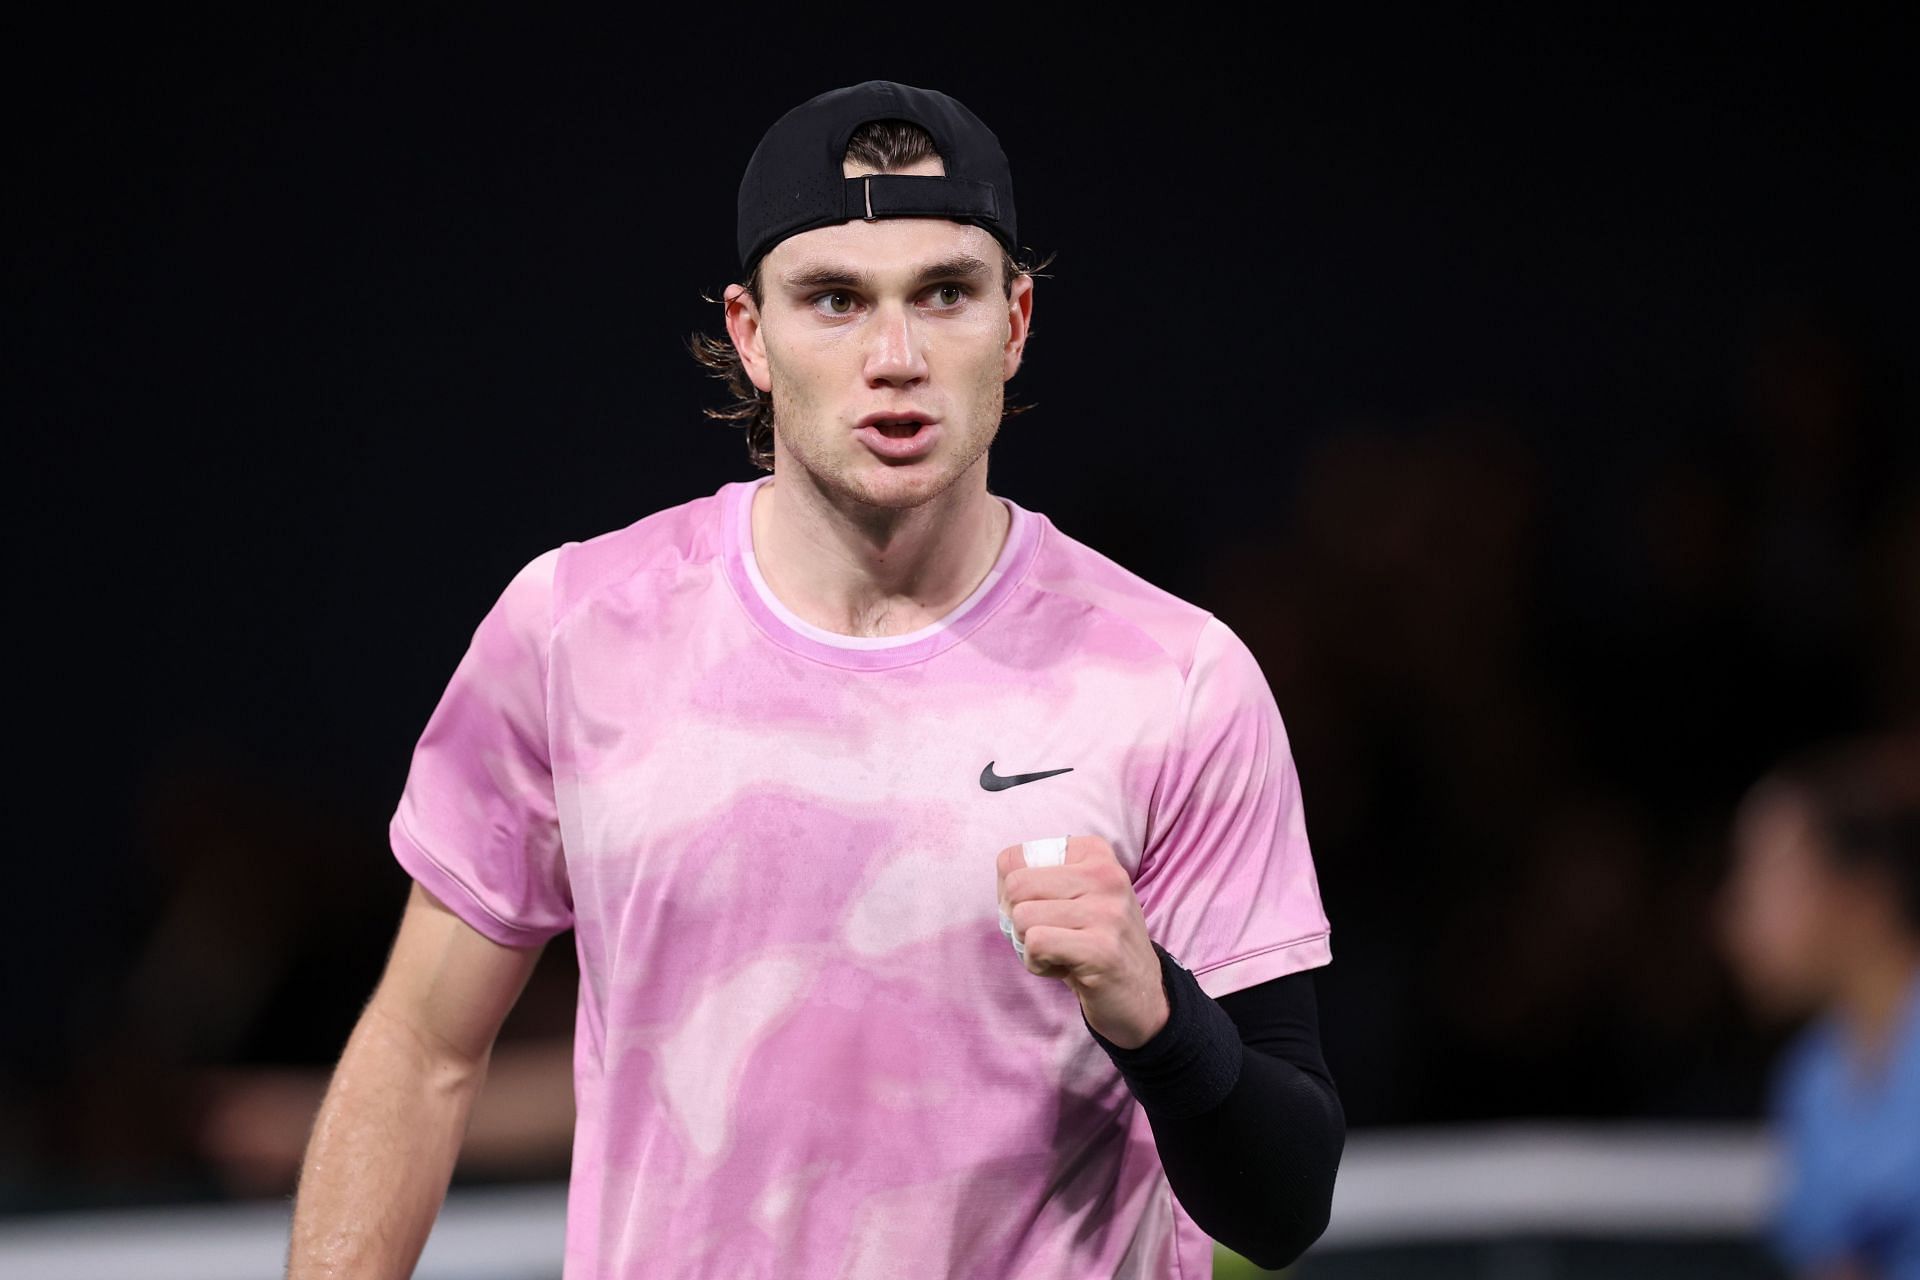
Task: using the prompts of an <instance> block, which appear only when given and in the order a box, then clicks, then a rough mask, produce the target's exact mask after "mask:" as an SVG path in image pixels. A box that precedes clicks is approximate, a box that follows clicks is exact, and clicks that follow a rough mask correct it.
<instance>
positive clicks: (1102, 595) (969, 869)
mask: <svg viewBox="0 0 1920 1280" xmlns="http://www.w3.org/2000/svg"><path fill="white" fill-rule="evenodd" d="M1143 160H1144V158H1143ZM1153 167H1155V168H1164V167H1165V165H1164V164H1163V163H1161V164H1154V165H1153ZM1140 180H1141V181H1143V182H1151V181H1152V180H1153V179H1152V178H1151V176H1150V175H1149V174H1147V173H1142V174H1141V175H1140ZM737 216H738V224H737V225H738V244H739V251H740V266H741V272H742V274H741V282H740V283H739V284H736V285H733V286H731V287H729V288H728V289H727V290H726V292H725V297H724V299H723V302H724V310H725V320H726V332H727V340H726V341H724V342H722V341H720V340H718V339H715V340H711V341H709V342H707V343H706V344H705V345H704V347H703V348H702V349H703V351H704V353H705V355H706V357H707V359H708V360H709V362H710V363H715V364H717V365H718V366H720V369H721V372H723V373H725V374H727V375H728V376H729V377H730V378H731V380H732V382H733V385H734V387H735V389H736V391H737V392H738V393H739V403H738V404H737V405H736V406H735V408H734V409H732V410H729V411H727V415H728V416H730V417H733V418H735V419H736V420H738V421H739V422H741V423H742V424H743V425H744V426H745V427H746V429H747V435H748V448H749V454H750V457H751V458H752V460H753V461H754V462H756V463H757V464H759V465H760V466H761V467H762V468H764V469H765V470H766V471H767V472H768V474H766V475H763V476H761V477H759V478H757V479H754V480H750V481H741V482H735V483H727V484H723V485H721V486H720V487H719V488H718V489H717V490H716V491H714V492H712V493H710V494H708V495H706V496H704V497H698V498H695V499H693V500H692V501H689V502H686V503H684V504H682V505H679V506H676V507H672V508H670V509H667V510H663V511H658V512H655V513H653V514H651V515H648V516H646V517H645V518H644V519H641V520H639V521H638V522H637V523H634V524H632V525H630V526H628V527H626V528H624V529H619V530H616V531H613V532H609V533H604V534H602V535H600V536H598V537H594V538H590V539H587V540H585V541H581V542H569V543H566V544H565V545H563V546H560V547H557V548H554V549H552V550H549V551H547V552H545V553H544V554H541V555H539V556H536V557H535V558H533V559H532V560H531V561H530V562H529V563H527V564H526V566H525V567H524V568H523V569H522V570H520V572H519V573H518V574H516V575H515V576H514V577H513V579H512V580H511V581H510V582H509V583H508V584H507V585H506V587H505V589H504V591H503V592H502V594H501V595H500V597H499V599H498V601H497V602H496V603H495V605H494V606H493V608H492V609H491V610H490V611H489V612H488V613H487V614H486V615H485V617H484V618H483V619H482V620H481V621H480V623H479V626H478V629H477V630H476V631H475V632H474V635H473V640H472V644H471V646H470V648H469V649H468V651H467V653H466V655H465V657H464V658H463V659H462V660H461V662H460V664H459V665H458V667H457V668H456V670H455V671H454V673H453V676H452V679H451V681H450V683H449V685H448V686H447V688H446V691H445V693H444V695H443V697H442V699H441V701H440V703H439V705H438V707H437V709H436V710H435V711H434V713H433V715H432V718H431V719H430V720H429V722H428V724H427V726H426V729H425V732H424V733H423V735H422V737H421V738H420V741H419V744H418V746H417V748H416V749H415V752H414V756H413V761H412V767H411V771H410V773H409V775H408V779H407V783H406V787H405V790H404V792H403V794H402V795H401V797H400V802H399V805H398V809H397V811H396V813H395V815H394V818H393V822H392V825H391V840H392V846H393V851H394V854H395V856H396V857H397V858H398V859H399V861H400V863H401V864H402V865H403V866H404V867H405V868H406V870H407V871H408V872H409V874H410V875H411V876H412V878H413V880H414V881H415V884H414V887H413V889H412V891H411V898H410V900H409V902H408V904H407V907H406V910H405V912H404V915H403V918H402V921H401V924H400V928H399V932H398V936H397V937H396V939H395V942H394V945H393V951H392V955H391V958H390V960H389V962H388V966H387V969H386V972H385V974H384V976H383V977H382V979H381V981H380V983H379V985H378V988H377V990H376V991H375V992H374V995H373V998H372V1000H371V1001H370V1002H369V1004H368V1006H367V1008H366V1011H365V1013H364V1014H363V1016H362V1017H361V1019H360V1021H359V1024H358V1025H357V1026H356V1027H355V1029H354V1031H353V1034H352V1037H351V1039H350V1041H349V1043H348V1045H347V1048H346V1050H345V1052H344V1053H343V1055H342V1057H341V1060H340V1063H339V1065H338V1067H337V1069H336V1071H335V1073H334V1077H333V1082H332V1084H331V1086H330V1088H329V1091H328V1094H327V1097H326V1100H325V1102H324V1103H323V1105H322V1107H321V1110H320V1113H319V1116H318V1118H317V1120H316V1122H315V1127H314V1131H313V1135H312V1138H311V1140H310V1143H309V1146H308V1150H307V1154H306V1159H305V1163H304V1166H303V1171H302V1178H301V1184H300V1190H299V1193H298V1197H297V1202H296V1206H295V1213H294V1222H293V1236H292V1248H291V1266H290V1271H291V1274H292V1275H294V1276H310V1275H322V1274H327V1275H331V1274H336V1273H338V1274H351V1275H355V1276H385V1275H394V1276H398V1275H404V1274H406V1273H407V1272H408V1271H409V1270H410V1269H411V1267H412V1265H413V1263H414V1261H415V1259H416V1258H417V1256H418V1254H419V1251H420V1249H421V1248H422V1246H423V1244H424V1242H425V1239H426V1237H427V1234H428V1231H429V1228H430V1226H431V1224H432V1221H433V1218H434V1216H435V1214H436V1213H437V1211H438V1207H439V1205H440V1203H441V1201H442V1198H443V1197H444V1195H445V1193H446V1187H447V1183H448V1179H449V1175H450V1170H451V1168H452V1165H453V1162H454V1158H455V1156H456V1154H457V1151H458V1148H459V1145H460V1141H461V1133H462V1130H463V1127H464V1124H465V1120H466V1117H467V1114H468V1110H469V1107H470V1105H471V1102H472V1099H473V1097H474V1094H475V1092H476V1090H477V1089H478V1088H479V1086H480V1083H481V1081H482V1079H483V1077H484V1075H485V1073H486V1068H487V1060H488V1054H489V1050H490V1047H491V1045H492V1043H493V1040H494V1036H495V1032H496V1030H497V1029H498V1027H499V1025H500V1023H501V1020H502V1018H503V1017H504V1015H505V1014H506V1013H507V1011H508V1009H509V1008H510V1006H511V1005H512V1004H513V1002H514V1001H515V999H516V997H517V996H518V994H519V992H520V990H521V987H522V985H523V984H524V983H525V981H526V979H527V976H528V974H529V972H530V971H531V969H532V968H533V965H534V962H535V959H536V957H537V956H538V954H539V952H540V950H541V948H542V946H543V945H544V944H545V943H546V942H547V941H548V940H550V939H551V938H553V937H555V936H556V935H558V934H560V933H562V932H564V931H567V930H569V929H570V930H572V931H573V937H574V945H575V947H576V948H577V950H578V956H579V968H580V997H579V1011H578V1018H577V1023H576V1039H575V1051H574V1086H575V1094H576V1100H577V1107H578V1122H577V1127H576V1131H575V1141H574V1154H573V1171H572V1180H571V1186H570V1194H569V1200H568V1212H567V1230H566V1246H565V1248H566V1252H565V1274H566V1275H567V1276H568V1277H570V1278H574V1280H583V1278H585V1277H630V1276H631V1277H637V1276H725V1277H739V1276H780V1277H796V1276H798V1277H814V1276H818V1277H888V1278H889V1280H897V1278H900V1277H913V1278H914V1280H922V1278H924V1277H933V1276H949V1277H970V1278H972V1277H1035V1278H1038V1277H1062V1278H1065V1277H1074V1278H1075V1280H1084V1278H1085V1277H1089V1276H1129V1277H1176V1276H1183V1277H1189V1278H1191V1277H1199V1276H1205V1275H1208V1274H1209V1273H1210V1269H1211V1265H1212V1257H1211V1255H1212V1246H1211V1244H1210V1242H1209V1240H1208V1236H1209V1235H1211V1236H1213V1237H1215V1238H1217V1239H1219V1240H1221V1241H1223V1242H1224V1243H1226V1244H1227V1245H1229V1246H1231V1247H1232V1248H1234V1249H1236V1250H1238V1251H1240V1252H1241V1253H1243V1254H1245V1255H1247V1256H1248V1257H1250V1258H1252V1259H1253V1260H1255V1261H1256V1262H1260V1263H1263V1264H1265V1265H1270V1266H1277V1265H1281V1264H1285V1263H1287V1262H1289V1261H1291V1260H1292V1259H1293V1258H1294V1257H1296V1256H1297V1255H1298V1254H1299V1253H1300V1252H1301V1251H1302V1250H1304V1249H1305V1248H1306V1247H1307V1246H1308V1245H1309V1244H1310V1243H1311V1242H1312V1241H1313V1240H1314V1239H1315V1238H1316V1237H1317V1236H1318V1235H1319V1233H1320V1232H1321V1231H1322V1229H1323V1228H1324V1226H1325V1224H1326V1221H1327V1217H1328V1210H1329V1203H1330V1198H1331V1194H1332V1187H1333V1180H1334V1173H1335V1168H1336V1166H1337V1164H1338V1160H1339V1156H1340V1151H1341V1148H1342V1143H1343V1136H1344V1122H1343V1119H1342V1114H1341V1110H1340V1105H1339V1101H1338V1098H1337V1096H1336V1094H1335V1092H1334V1088H1333V1084H1332V1081H1331V1079H1330V1078H1329V1076H1328V1072H1327V1069H1326V1066H1325V1065H1324V1061H1323V1059H1322V1055H1321V1051H1320V1047H1319V1037H1318V1031H1317V1027H1316V1015H1315V1008H1314V1000H1313V991H1312V987H1311V977H1310V971H1311V970H1312V969H1314V968H1315V967H1317V966H1320V965H1323V964H1326V963H1327V962H1328V960H1329V949H1328V923H1327V919H1326V916H1325V914H1324V912H1323V910H1322V906H1321V901H1320V895H1319V889H1318V885H1317V881H1316V878H1315V874H1314V867H1313V862H1312V858H1311V855H1310V852H1309V849H1308V843H1307V836H1306V827H1305V819H1304V814H1303V809H1302V804H1301V797H1300V789H1299V784H1298V781H1297V778H1296V776H1295V771H1294V766H1293V761H1292V758H1291V755H1290V752H1289V748H1288V743H1287V738H1286V733H1285V730H1284V728H1283V726H1282V723H1281V719H1280V715H1279V712H1278V710H1277V708H1276V706H1275V703H1274V700H1273V696H1272V694H1271V692H1270V691H1269V689H1268V686H1267V684H1266V682H1265V680H1264V679H1263V678H1262V675H1261V673H1260V670H1259V668H1258V667H1257V665H1256V664H1255V661H1254V659H1253V657H1252V656H1251V654H1250V653H1249V652H1248V650H1247V648H1246V646H1245V645H1244V644H1242V642H1241V641H1240V640H1239V638H1238V637H1236V636H1235V635H1234V633H1233V632H1232V631H1230V630H1229V629H1228V628H1227V627H1226V626H1225V625H1224V624H1223V623H1222V622H1221V621H1220V620H1219V619H1217V618H1215V617H1213V616H1211V615H1210V614H1208V613H1207V612H1205V611H1204V610H1202V609H1199V608H1197V607H1195V606H1193V605H1191V604H1188V603H1186V602H1184V601H1182V600H1179V599H1177V598H1175V597H1173V596H1171V595H1169V594H1167V593H1166V592H1164V591H1161V590H1158V589H1156V588H1155V587H1153V586H1151V585H1149V584H1148V583H1146V582H1144V581H1143V580H1141V579H1140V578H1138V577H1136V576H1135V575H1133V574H1132V573H1130V572H1128V571H1127V570H1125V569H1124V568H1122V567H1120V566H1119V565H1117V564H1115V563H1113V562H1112V561H1111V560H1108V559H1106V558H1105V557H1103V556H1102V555H1100V554H1099V553H1097V552H1095V551H1093V550H1091V549H1090V548H1088V547H1086V546H1084V545H1082V544H1081V543H1079V542H1077V541H1075V540H1074V539H1073V538H1072V537H1070V536H1069V535H1067V534H1066V533H1064V532H1062V531H1061V530H1060V529H1058V528H1056V527H1055V526H1054V525H1053V524H1052V522H1051V521H1049V520H1048V519H1047V518H1046V516H1044V515H1042V514H1040V513H1039V512H1037V511H1032V510H1029V509H1027V508H1025V507H1022V506H1021V505H1019V504H1018V503H1015V502H1013V501H1012V500H1011V499H1008V498H1006V497H1004V496H1000V495H997V494H994V493H993V492H991V491H990V490H989V489H988V487H987V458H988V449H989V446H990V445H991V444H992V443H993V441H994V439H995V436H996V433H997V431H998V429H999V427H1000V425H1001V422H1002V419H1003V417H1004V416H1005V413H1006V406H1005V399H1004V391H1005V384H1006V382H1007V381H1008V379H1010V378H1012V377H1013V376H1014V374H1015V372H1016V371H1017V370H1018V369H1019V367H1020V361H1021V358H1022V355H1023V353H1024V351H1025V348H1026V344H1027V339H1028V336H1029V334H1030V331H1031V322H1032V315H1033V293H1034V278H1033V275H1032V268H1023V267H1022V266H1021V265H1020V263H1019V261H1018V259H1017V257H1016V255H1017V253H1018V252H1019V250H1018V247H1017V240H1016V230H1015V219H1014V204H1013V187H1012V182H1011V178H1010V175H1009V171H1008V166H1007V162H1006V158H1005V156H1004V155H1003V154H1002V152H1001V148H1000V145H999V143H998V141H997V140H996V139H995V137H994V135H993V134H992V133H991V132H990V131H989V130H988V129H987V127H986V126H985V125H984V124H983V123H982V122H981V121H980V120H979V119H977V118H976V117H975V116H974V115H973V114H972V113H971V112H970V111H968V110H967V109H966V108H965V107H964V106H962V105H961V104H960V103H958V102H956V101H955V100H953V99H952V98H950V97H948V96H946V95H944V94H941V93H937V92H933V91H930V90H925V89H918V88H913V87H910V86H906V85H901V84H896V83H893V82H888V81H869V82H866V83H863V84H859V85H855V86H852V87H849V88H844V89H839V90H836V91H833V92H830V93H826V94H822V95H821V96H819V97H817V98H814V99H812V100H811V101H809V102H806V103H804V104H802V105H801V106H799V107H797V108H795V109H794V110H793V111H791V112H789V113H787V114H786V115H785V116H783V117H782V118H781V119H780V120H779V121H778V122H777V123H775V124H774V126H773V127H772V129H771V130H769V131H768V133H767V134H766V136H765V138H764V139H763V140H762V141H761V143H760V145H759V147H758V148H757V149H756V150H755V152H754V153H753V156H752V159H751V160H750V162H749V163H748V165H747V169H746V173H745V176H744V178H743V180H742V182H741V184H740V188H739V195H738V204H737ZM1094 425H1097V424H1090V425H1089V429H1094ZM1003 917H1004V919H1005V921H1006V924H1005V927H1004V935H1005V936H1003V928H1002V926H1001V924H1000V920H1001V918H1003Z"/></svg>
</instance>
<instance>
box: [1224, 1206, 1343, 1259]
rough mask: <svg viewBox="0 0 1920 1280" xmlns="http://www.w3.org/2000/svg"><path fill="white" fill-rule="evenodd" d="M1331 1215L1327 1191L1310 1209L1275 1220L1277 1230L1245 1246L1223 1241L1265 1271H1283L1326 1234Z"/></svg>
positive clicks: (1331, 1208) (1331, 1207)
mask: <svg viewBox="0 0 1920 1280" xmlns="http://www.w3.org/2000/svg"><path fill="white" fill-rule="evenodd" d="M1332 1216H1333V1197H1332V1195H1331V1194H1328V1195H1327V1196H1326V1197H1324V1198H1323V1199H1322V1200H1320V1201H1319V1202H1318V1203H1317V1204H1316V1205H1314V1206H1313V1207H1312V1208H1311V1210H1309V1211H1307V1212H1303V1213H1299V1214H1298V1215H1297V1216H1292V1217H1285V1218H1282V1219H1281V1220H1280V1221H1276V1222H1275V1223H1274V1224H1273V1226H1274V1230H1272V1231H1270V1232H1268V1233H1267V1234H1266V1235H1264V1236H1262V1237H1261V1238H1260V1239H1258V1240H1250V1241H1247V1242H1246V1244H1245V1247H1242V1246H1240V1245H1237V1244H1234V1243H1232V1242H1230V1241H1227V1242H1223V1243H1226V1244H1227V1247H1228V1248H1230V1249H1232V1250H1233V1251H1234V1252H1235V1253H1237V1254H1239V1255H1240V1256H1241V1257H1243V1258H1245V1259H1246V1260H1247V1261H1248V1262H1251V1263H1252V1264H1253V1265H1254V1266H1256V1267H1259V1268H1260V1269H1261V1270H1263V1271H1283V1270H1285V1269H1286V1268H1288V1267H1290V1266H1292V1265H1293V1264H1294V1263H1296V1262H1298V1261H1299V1260H1300V1258H1301V1256H1302V1255H1303V1254H1305V1253H1306V1251H1307V1250H1308V1249H1310V1248H1312V1247H1313V1244H1314V1242H1315V1241H1317V1240H1318V1239H1319V1238H1320V1237H1321V1236H1322V1235H1324V1234H1325V1233H1326V1230H1327V1223H1328V1221H1329V1220H1330V1219H1331V1218H1332Z"/></svg>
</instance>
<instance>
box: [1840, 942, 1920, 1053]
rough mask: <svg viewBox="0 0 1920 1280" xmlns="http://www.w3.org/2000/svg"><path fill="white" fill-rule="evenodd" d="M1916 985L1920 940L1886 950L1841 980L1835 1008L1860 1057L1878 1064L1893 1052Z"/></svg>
mask: <svg viewBox="0 0 1920 1280" xmlns="http://www.w3.org/2000/svg"><path fill="white" fill-rule="evenodd" d="M1916 982H1920V940H1905V941H1903V943H1902V944H1901V945H1898V946H1894V947H1888V948H1883V949H1881V950H1879V951H1877V952H1875V953H1873V954H1872V955H1871V957H1870V958H1864V959H1863V960H1862V961H1861V963H1859V964H1857V965H1855V966H1853V967H1852V968H1851V969H1850V970H1849V972H1848V973H1847V974H1846V975H1845V977H1844V978H1842V980H1841V983H1840V988H1839V991H1838V992H1837V993H1836V998H1835V1000H1834V1006H1835V1009H1836V1010H1837V1012H1838V1013H1839V1015H1840V1023H1841V1025H1842V1026H1844V1027H1845V1028H1846V1030H1847V1038H1848V1039H1849V1040H1851V1041H1852V1042H1853V1045H1854V1048H1855V1049H1856V1050H1857V1051H1858V1052H1859V1053H1860V1056H1861V1057H1863V1058H1865V1059H1867V1060H1868V1061H1879V1060H1880V1059H1882V1058H1883V1057H1884V1056H1885V1055H1886V1054H1887V1053H1888V1052H1889V1051H1890V1050H1891V1049H1892V1048H1893V1041H1894V1038H1895V1037H1896V1036H1897V1035H1898V1034H1899V1031H1900V1026H1901V1022H1902V1019H1903V1018H1904V1016H1905V1014H1906V1012H1907V1009H1908V1005H1909V1001H1910V999H1911V997H1912V994H1913V991H1914V984H1915V983H1916Z"/></svg>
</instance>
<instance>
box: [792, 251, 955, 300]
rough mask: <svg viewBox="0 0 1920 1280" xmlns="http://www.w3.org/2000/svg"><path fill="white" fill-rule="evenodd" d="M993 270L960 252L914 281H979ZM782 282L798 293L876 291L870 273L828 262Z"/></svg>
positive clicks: (795, 271) (922, 270) (931, 264)
mask: <svg viewBox="0 0 1920 1280" xmlns="http://www.w3.org/2000/svg"><path fill="white" fill-rule="evenodd" d="M992 270H993V268H991V267H989V266H988V265H987V264H986V263H985V262H983V261H981V260H980V259H979V258H976V257H974V256H973V255H972V254H970V253H960V254H955V255H954V256H953V257H951V258H942V259H940V260H939V261H938V262H929V263H928V264H927V265H925V266H924V267H921V268H920V269H919V271H917V272H915V273H914V277H913V283H914V285H915V286H916V287H917V286H919V285H923V284H930V283H932V282H933V281H935V280H963V281H966V282H968V283H978V282H979V281H982V280H985V279H986V278H987V277H988V275H989V274H990V273H991V272H992ZM781 283H782V284H784V285H785V286H786V287H787V288H789V289H791V290H793V291H794V292H796V293H804V292H807V291H809V290H813V289H827V288H835V289H858V290H860V291H861V292H863V293H871V292H873V277H872V276H870V275H868V274H867V273H866V272H864V271H855V270H853V269H852V268H850V267H844V266H840V265H839V264H837V263H827V262H818V263H809V264H806V265H803V266H799V267H795V268H794V269H793V270H792V271H789V272H788V273H787V274H786V275H784V276H783V277H781Z"/></svg>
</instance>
